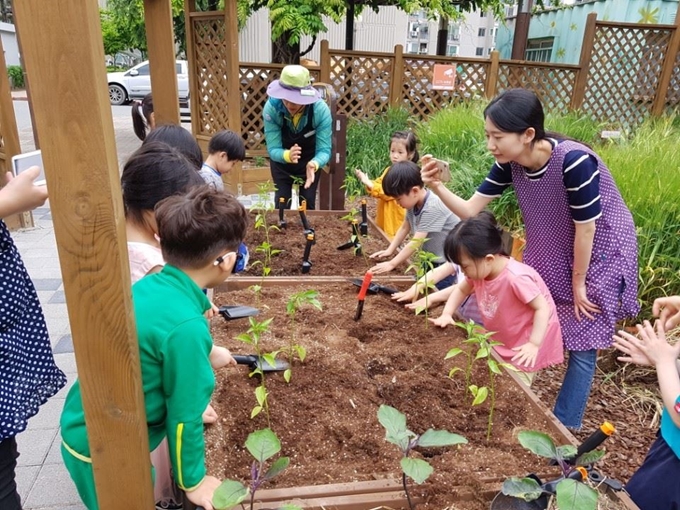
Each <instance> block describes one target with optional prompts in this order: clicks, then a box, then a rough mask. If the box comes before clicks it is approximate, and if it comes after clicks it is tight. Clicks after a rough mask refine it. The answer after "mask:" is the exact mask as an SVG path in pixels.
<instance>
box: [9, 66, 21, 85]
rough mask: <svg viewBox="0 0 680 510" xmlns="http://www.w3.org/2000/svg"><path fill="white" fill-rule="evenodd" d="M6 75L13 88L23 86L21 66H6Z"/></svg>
mask: <svg viewBox="0 0 680 510" xmlns="http://www.w3.org/2000/svg"><path fill="white" fill-rule="evenodd" d="M7 76H9V79H10V84H11V85H12V87H13V88H15V89H23V88H24V71H23V69H21V66H7Z"/></svg>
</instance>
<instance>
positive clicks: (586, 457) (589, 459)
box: [576, 450, 605, 466]
mask: <svg viewBox="0 0 680 510" xmlns="http://www.w3.org/2000/svg"><path fill="white" fill-rule="evenodd" d="M604 454H605V451H604V450H592V451H590V452H586V453H584V454H583V455H581V456H580V457H579V458H578V459H576V465H577V466H587V465H589V464H595V463H596V462H597V461H598V460H600V459H601V458H602V457H604Z"/></svg>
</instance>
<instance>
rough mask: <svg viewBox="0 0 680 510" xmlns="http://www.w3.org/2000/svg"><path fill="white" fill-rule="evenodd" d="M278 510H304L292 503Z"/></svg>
mask: <svg viewBox="0 0 680 510" xmlns="http://www.w3.org/2000/svg"><path fill="white" fill-rule="evenodd" d="M277 510H302V508H301V507H299V506H297V505H294V504H292V503H286V504H285V505H283V506H280V507H279V508H277Z"/></svg>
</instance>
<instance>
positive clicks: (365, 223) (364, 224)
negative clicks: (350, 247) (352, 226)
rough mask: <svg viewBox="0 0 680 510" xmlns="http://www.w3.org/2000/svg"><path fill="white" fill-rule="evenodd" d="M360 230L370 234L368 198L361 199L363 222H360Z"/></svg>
mask: <svg viewBox="0 0 680 510" xmlns="http://www.w3.org/2000/svg"><path fill="white" fill-rule="evenodd" d="M359 232H361V235H362V236H364V237H366V236H367V235H368V215H367V214H366V199H365V198H362V199H361V223H360V224H359Z"/></svg>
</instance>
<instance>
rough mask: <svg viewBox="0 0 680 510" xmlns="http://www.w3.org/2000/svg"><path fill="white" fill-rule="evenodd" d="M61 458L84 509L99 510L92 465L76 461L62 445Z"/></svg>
mask: <svg viewBox="0 0 680 510" xmlns="http://www.w3.org/2000/svg"><path fill="white" fill-rule="evenodd" d="M61 457H62V459H64V465H65V466H66V470H67V471H68V473H69V475H70V476H71V479H72V480H73V483H74V484H75V486H76V489H77V490H78V495H79V496H80V499H82V500H83V504H84V505H85V507H86V508H87V509H88V510H99V503H98V501H97V489H96V488H95V485H94V473H93V471H92V463H91V462H85V461H82V460H80V459H76V458H75V457H74V456H73V455H71V454H70V453H69V452H68V451H67V450H66V448H64V444H63V443H62V445H61Z"/></svg>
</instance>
